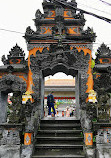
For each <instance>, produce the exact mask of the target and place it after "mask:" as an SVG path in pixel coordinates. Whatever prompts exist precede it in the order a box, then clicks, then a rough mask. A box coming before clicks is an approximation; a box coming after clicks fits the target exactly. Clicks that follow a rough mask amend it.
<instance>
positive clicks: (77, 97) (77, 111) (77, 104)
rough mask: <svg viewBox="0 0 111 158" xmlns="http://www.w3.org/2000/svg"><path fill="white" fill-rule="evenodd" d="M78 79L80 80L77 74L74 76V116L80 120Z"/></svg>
mask: <svg viewBox="0 0 111 158" xmlns="http://www.w3.org/2000/svg"><path fill="white" fill-rule="evenodd" d="M79 79H80V74H79V72H78V74H77V75H76V84H75V85H76V86H75V93H76V94H75V95H76V116H77V118H78V119H80V99H79V98H80V95H79V93H80V89H79V84H80V83H79Z"/></svg>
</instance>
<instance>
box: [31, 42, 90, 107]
mask: <svg viewBox="0 0 111 158" xmlns="http://www.w3.org/2000/svg"><path fill="white" fill-rule="evenodd" d="M52 52H53V53H52ZM89 59H90V55H89V54H87V55H86V56H85V55H84V52H83V51H82V50H81V51H80V52H78V50H77V49H76V48H73V50H72V51H71V50H70V46H69V45H63V44H62V42H61V41H59V42H58V44H52V45H51V46H50V48H49V51H48V50H47V48H45V49H44V50H43V52H42V53H39V52H37V53H36V57H34V56H33V55H32V56H31V57H30V61H31V65H30V67H31V71H32V73H33V74H36V73H37V72H38V74H39V71H40V70H45V73H47V72H48V71H49V70H50V74H51V73H52V70H53V71H54V72H56V67H57V65H58V64H60V68H61V70H62V71H63V72H64V70H63V69H62V66H63V67H64V65H65V67H66V68H67V70H69V71H70V69H71V70H73V73H74V71H75V70H76V71H79V72H80V74H81V87H82V88H81V96H80V97H81V101H84V104H85V100H86V98H87V94H86V90H87V85H86V83H87V79H88V75H87V71H88V66H89V65H88V62H89ZM37 80H38V79H37V77H36V75H35V77H34V76H33V81H34V85H35V87H33V90H34V92H35V93H37V92H38V91H39V87H38V85H39V83H36V81H37ZM38 82H39V80H38ZM37 95H38V94H37Z"/></svg>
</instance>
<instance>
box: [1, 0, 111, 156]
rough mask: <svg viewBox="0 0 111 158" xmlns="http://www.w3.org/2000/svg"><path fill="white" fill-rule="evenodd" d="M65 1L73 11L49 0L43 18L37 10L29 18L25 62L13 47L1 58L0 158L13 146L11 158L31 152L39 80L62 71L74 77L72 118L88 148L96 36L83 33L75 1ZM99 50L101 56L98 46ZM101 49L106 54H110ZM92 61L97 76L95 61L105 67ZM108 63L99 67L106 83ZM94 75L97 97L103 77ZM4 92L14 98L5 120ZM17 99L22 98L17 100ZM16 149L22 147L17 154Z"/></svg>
mask: <svg viewBox="0 0 111 158" xmlns="http://www.w3.org/2000/svg"><path fill="white" fill-rule="evenodd" d="M65 1H66V0H65ZM66 2H67V1H66ZM71 2H73V4H74V5H75V9H70V8H68V7H67V6H65V5H62V4H61V5H60V4H59V3H57V2H54V1H53V0H50V1H48V0H44V2H43V9H44V14H42V13H41V12H40V10H37V12H36V14H35V19H34V22H35V26H36V31H33V30H32V29H31V28H30V26H29V27H27V29H26V32H25V36H24V38H25V39H26V43H27V48H28V50H29V55H28V59H26V60H25V53H24V52H23V50H22V49H21V48H20V47H19V46H18V45H17V44H16V46H15V47H13V48H12V49H11V51H10V52H9V55H8V56H7V58H6V57H5V56H3V57H2V61H3V63H4V65H3V66H0V123H1V124H0V128H1V129H2V131H1V135H0V136H1V137H0V145H1V147H0V154H1V155H0V157H1V158H3V156H4V155H5V157H7V158H8V156H9V155H10V154H11V155H12V158H15V157H14V155H13V152H12V148H10V147H9V145H10V144H11V145H12V146H14V151H15V153H16V158H19V157H25V156H26V153H28V155H31V154H32V151H33V147H34V140H35V137H36V133H37V131H38V128H39V123H40V120H41V118H43V115H44V103H43V100H44V77H46V76H48V75H54V74H55V73H57V72H64V73H65V74H67V75H72V76H73V77H75V78H76V104H77V117H78V119H80V120H81V125H82V128H83V132H84V136H85V141H84V142H85V145H86V147H87V146H91V147H92V145H93V130H92V129H93V128H92V118H93V116H95V115H96V113H95V115H94V113H93V109H96V106H93V104H88V103H87V102H88V93H89V92H90V90H93V75H92V69H91V63H92V45H93V44H92V43H93V42H94V41H95V37H96V35H95V33H94V32H93V30H92V29H90V28H89V27H88V28H87V30H83V27H84V25H85V19H84V15H83V13H81V12H79V13H77V12H76V8H77V3H76V2H75V1H74V0H72V1H71ZM71 2H67V3H69V4H70V3H71ZM102 50H103V52H105V51H104V49H103V48H102ZM107 51H108V52H109V54H110V50H107ZM100 52H101V48H100V49H99V53H100ZM109 56H110V55H109ZM110 58H111V56H110V57H107V59H106V60H109V62H110ZM97 60H98V61H96V67H95V68H96V70H97V71H98V72H100V73H103V72H102V70H101V65H98V62H101V64H103V65H104V63H105V65H107V61H106V60H104V59H103V58H99V56H98V57H97ZM101 60H102V61H101ZM110 65H111V64H110V63H109V66H108V67H107V66H103V67H104V71H105V73H106V74H105V76H106V79H108V77H109V79H110V76H109V74H110V72H111V71H110V70H111V69H110V68H111V66H110ZM103 67H102V68H103ZM99 77H100V78H99V79H97V74H96V78H95V80H94V81H95V86H94V87H95V90H96V89H97V93H98V92H99V90H98V87H99V86H101V83H100V82H101V81H102V77H103V78H104V75H103V74H102V75H101V76H99ZM109 79H108V81H109ZM102 83H103V81H102ZM107 83H109V82H107ZM105 85H106V84H105ZM96 86H97V87H96ZM109 87H110V86H109ZM106 88H108V86H107V87H106ZM110 89H111V88H109V89H107V91H110ZM10 92H12V93H13V94H14V96H13V98H12V106H10V107H9V108H10V109H11V110H12V113H11V114H10V115H8V119H9V122H8V121H7V94H8V93H10ZM22 96H24V98H25V101H23V102H22ZM17 100H18V101H17ZM22 103H23V104H22ZM24 103H26V104H24ZM100 103H101V102H100ZM95 111H97V110H95ZM92 115H93V116H92ZM14 119H15V120H14ZM108 127H110V126H107V128H108ZM101 131H102V130H100V132H101ZM104 131H105V130H104ZM96 132H97V131H96ZM98 132H99V131H98ZM100 132H99V133H100ZM19 134H20V135H19ZM98 135H99V134H98ZM23 137H24V140H23ZM16 139H17V141H16ZM7 140H10V142H9V141H7ZM97 140H98V139H97ZM23 142H24V144H25V145H22V148H21V144H23ZM5 147H6V148H5ZM4 148H5V151H4V152H3V150H4ZM20 149H22V151H21V152H20ZM91 150H92V149H91ZM20 153H22V154H20ZM7 154H8V156H7Z"/></svg>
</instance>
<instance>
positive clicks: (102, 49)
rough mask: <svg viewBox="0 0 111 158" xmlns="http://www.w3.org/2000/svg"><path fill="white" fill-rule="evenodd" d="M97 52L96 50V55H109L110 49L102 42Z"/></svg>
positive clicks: (110, 53)
mask: <svg viewBox="0 0 111 158" xmlns="http://www.w3.org/2000/svg"><path fill="white" fill-rule="evenodd" d="M97 52H98V55H97V57H111V50H110V49H109V47H107V45H105V44H104V43H102V44H101V46H100V47H99V48H98V50H97Z"/></svg>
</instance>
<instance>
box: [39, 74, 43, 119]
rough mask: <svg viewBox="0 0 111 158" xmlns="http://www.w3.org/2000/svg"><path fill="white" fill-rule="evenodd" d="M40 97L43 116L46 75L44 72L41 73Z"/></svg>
mask: <svg viewBox="0 0 111 158" xmlns="http://www.w3.org/2000/svg"><path fill="white" fill-rule="evenodd" d="M40 74H41V75H40V98H41V118H43V117H44V77H43V74H42V72H41V73H40Z"/></svg>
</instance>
